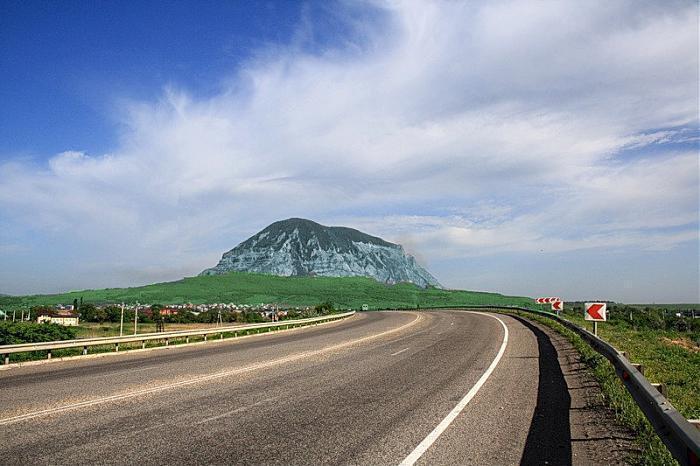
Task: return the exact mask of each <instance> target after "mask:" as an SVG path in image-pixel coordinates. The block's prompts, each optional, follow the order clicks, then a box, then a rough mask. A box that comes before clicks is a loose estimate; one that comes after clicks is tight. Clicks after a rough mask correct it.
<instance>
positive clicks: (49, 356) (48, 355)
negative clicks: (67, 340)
mask: <svg viewBox="0 0 700 466" xmlns="http://www.w3.org/2000/svg"><path fill="white" fill-rule="evenodd" d="M46 359H51V350H48V351H47V352H46Z"/></svg>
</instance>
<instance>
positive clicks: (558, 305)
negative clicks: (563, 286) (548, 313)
mask: <svg viewBox="0 0 700 466" xmlns="http://www.w3.org/2000/svg"><path fill="white" fill-rule="evenodd" d="M552 310H553V311H554V312H556V313H557V315H559V312H560V311H563V310H564V301H552Z"/></svg>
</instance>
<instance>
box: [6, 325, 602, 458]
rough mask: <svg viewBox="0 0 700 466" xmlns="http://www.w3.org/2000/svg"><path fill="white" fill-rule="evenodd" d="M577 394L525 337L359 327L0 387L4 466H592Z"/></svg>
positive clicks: (439, 328) (31, 375) (531, 335)
mask: <svg viewBox="0 0 700 466" xmlns="http://www.w3.org/2000/svg"><path fill="white" fill-rule="evenodd" d="M506 335H507V339H506ZM567 380H568V379H567V376H565V373H564V372H562V369H561V367H560V364H559V362H558V359H557V351H556V349H555V348H554V346H553V345H552V343H551V342H550V340H549V339H548V338H547V336H546V335H545V334H544V333H543V331H542V330H541V329H539V328H538V327H535V326H533V325H532V324H529V323H528V322H526V321H521V320H518V319H516V318H513V317H509V316H503V315H487V314H484V313H471V312H464V311H436V312H396V311H392V312H369V313H360V314H357V315H355V316H353V317H352V318H350V319H348V320H345V321H340V322H334V323H330V324H324V325H319V326H315V327H308V328H302V329H296V330H291V331H286V332H280V333H275V334H264V335H259V336H255V337H251V338H243V339H239V340H237V341H234V340H228V341H226V340H225V341H223V342H212V343H210V344H206V345H197V346H190V347H171V348H169V349H165V350H158V351H152V352H147V353H135V354H128V353H127V354H124V355H121V356H118V357H109V358H95V359H85V360H75V361H61V362H53V363H51V364H45V365H40V366H27V367H20V368H15V369H10V370H7V371H2V372H0V394H1V395H0V396H1V397H2V398H1V399H2V402H1V403H0V463H1V464H105V463H107V464H110V463H113V464H124V463H132V464H133V463H145V464H173V463H174V464H181V463H217V464H222V463H228V464H231V463H236V464H284V465H286V464H400V463H401V462H402V461H405V463H404V464H410V463H414V462H415V464H520V463H527V464H533V463H536V464H545V462H547V463H549V464H568V463H572V462H573V463H588V462H591V461H593V459H592V458H590V457H588V456H587V455H588V453H589V450H591V449H590V445H586V442H585V440H586V439H585V438H582V439H576V438H574V437H576V435H579V433H578V432H577V430H578V429H581V426H579V425H577V424H576V423H572V417H571V415H570V413H571V411H570V409H571V408H572V400H571V394H572V393H573V392H572V390H571V387H567ZM572 426H573V427H572ZM436 429H437V430H436ZM584 430H585V429H584ZM438 434H439V435H438ZM585 435H588V434H585ZM585 435H584V436H585ZM577 440H580V441H577Z"/></svg>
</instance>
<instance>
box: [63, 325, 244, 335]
mask: <svg viewBox="0 0 700 466" xmlns="http://www.w3.org/2000/svg"><path fill="white" fill-rule="evenodd" d="M234 325H237V324H234V323H226V326H227V327H231V326H234ZM241 325H243V324H241ZM210 327H216V324H210V323H198V322H193V323H188V324H174V323H173V324H165V331H166V332H177V331H179V330H196V329H200V328H210ZM75 328H76V330H77V333H76V337H77V338H99V337H114V336H118V335H119V324H118V323H115V322H103V323H101V324H98V323H92V322H88V323H83V324H80V325H79V326H78V327H75ZM155 331H156V324H153V323H139V326H138V333H154V332H155ZM133 333H134V323H133V322H124V335H132V334H133Z"/></svg>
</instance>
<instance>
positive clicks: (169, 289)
mask: <svg viewBox="0 0 700 466" xmlns="http://www.w3.org/2000/svg"><path fill="white" fill-rule="evenodd" d="M81 297H82V298H83V300H84V302H90V303H95V304H108V303H120V302H122V301H123V302H126V303H134V302H136V301H138V302H141V303H144V304H147V303H163V304H180V303H188V302H189V303H194V304H200V303H235V304H261V303H277V304H283V305H290V306H307V305H316V304H319V303H321V302H325V301H331V302H333V303H334V304H335V305H336V306H337V307H339V308H353V309H357V308H359V307H360V306H362V304H368V305H369V306H370V308H372V309H377V308H408V307H416V306H426V307H427V306H452V305H460V304H461V305H468V304H478V305H482V304H494V305H495V304H504V305H526V304H531V303H532V300H531V299H529V298H524V297H513V296H503V295H501V294H497V293H482V292H474V291H452V290H440V289H436V288H428V289H422V288H419V287H417V286H414V285H411V284H407V283H401V284H397V285H384V284H382V283H379V282H377V281H375V280H372V279H371V278H360V277H352V278H330V277H277V276H272V275H260V274H248V273H238V272H233V273H229V274H225V275H213V276H201V277H189V278H184V279H182V280H178V281H175V282H167V283H157V284H154V285H147V286H139V287H134V288H108V289H104V290H85V291H75V292H70V293H61V294H53V295H33V296H18V297H15V296H13V297H0V308H10V309H11V308H14V307H26V306H35V305H51V304H71V303H72V302H73V300H74V299H80V298H81Z"/></svg>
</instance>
